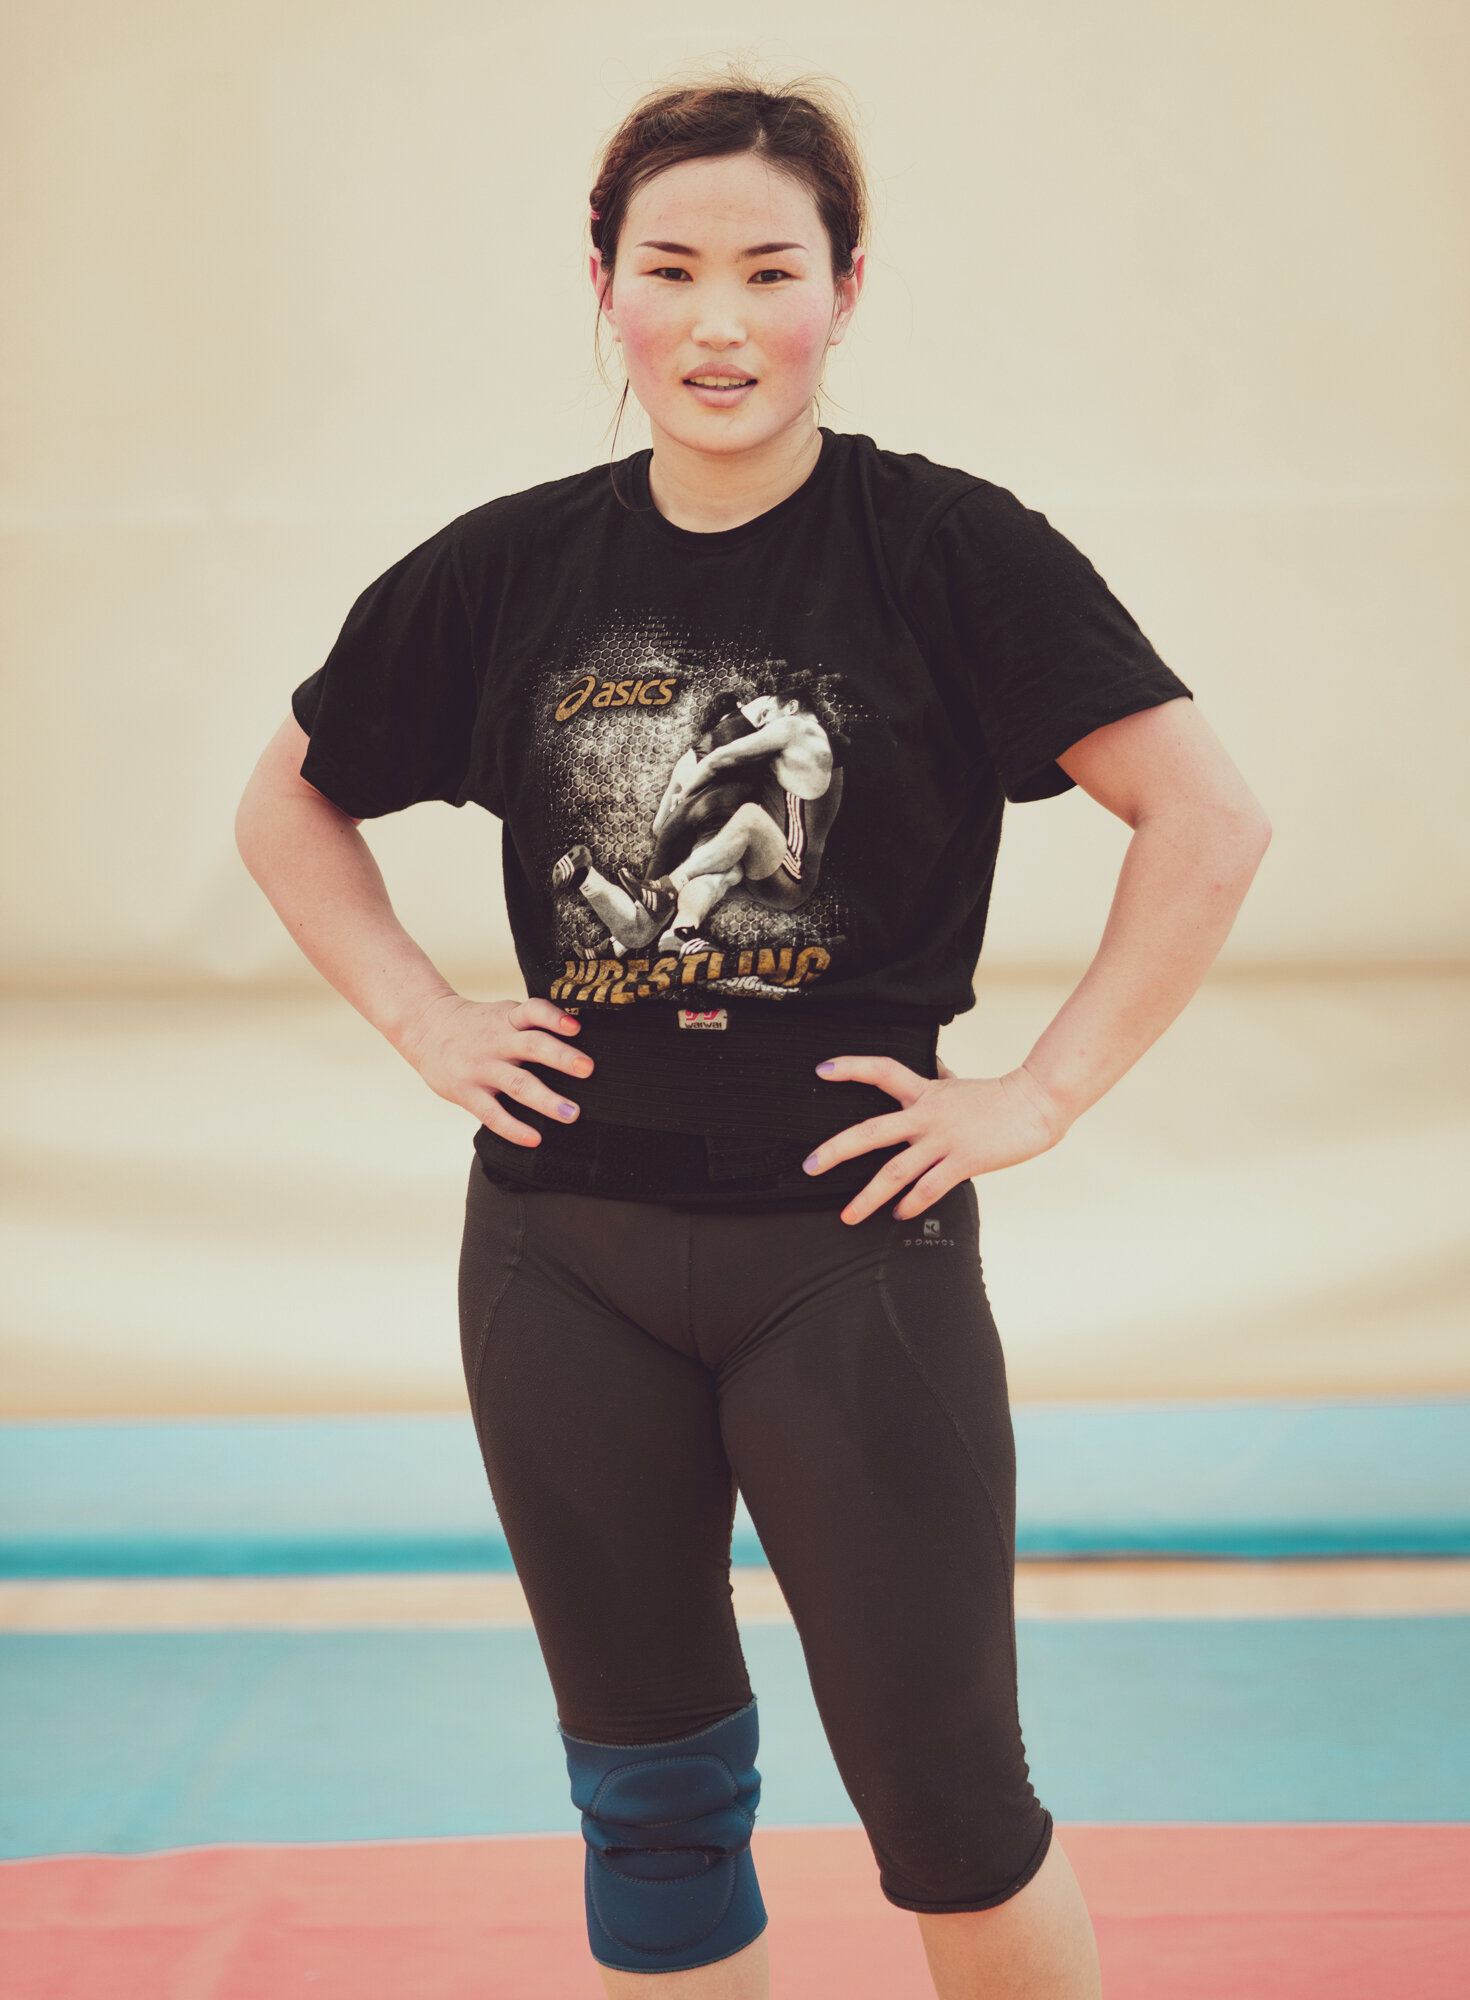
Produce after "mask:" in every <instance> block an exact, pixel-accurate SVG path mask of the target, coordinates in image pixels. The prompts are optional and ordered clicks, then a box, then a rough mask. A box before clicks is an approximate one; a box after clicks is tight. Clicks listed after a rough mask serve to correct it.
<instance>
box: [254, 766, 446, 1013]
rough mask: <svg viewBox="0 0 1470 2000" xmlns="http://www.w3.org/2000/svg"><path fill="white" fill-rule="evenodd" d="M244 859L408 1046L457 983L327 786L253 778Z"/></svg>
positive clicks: (293, 928) (294, 930) (281, 909)
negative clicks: (326, 793) (418, 935)
mask: <svg viewBox="0 0 1470 2000" xmlns="http://www.w3.org/2000/svg"><path fill="white" fill-rule="evenodd" d="M235 838H236V844H237V846H238V847H239V850H240V856H241V859H242V860H243V861H244V863H245V866H246V867H247V868H248V869H249V871H250V873H251V875H252V876H253V877H254V878H255V880H256V882H257V883H258V884H259V885H260V887H261V889H262V890H263V891H264V892H265V895H266V897H267V898H268V900H269V902H270V904H271V906H272V908H273V909H274V910H275V912H276V915H277V916H278V917H279V918H280V919H281V922H282V923H283V924H284V925H285V926H286V929H287V930H288V931H289V932H290V934H291V936H292V938H293V939H294V940H295V942H296V944H297V945H298V946H299V947H300V949H301V951H302V952H303V953H304V954H305V956H306V957H307V958H308V959H310V961H311V963H312V964H313V965H314V966H315V967H316V969H317V971H318V972H320V973H321V975H322V977H323V978H324V979H326V980H327V981H328V982H329V983H330V984H331V985H332V986H334V987H335V988H336V989H337V991H338V992H339V993H340V994H341V995H342V997H343V999H344V1000H347V1001H348V1002H350V1004H351V1005H352V1006H353V1007H355V1008H356V1009H357V1011H358V1013H359V1014H361V1015H362V1016H363V1018H364V1019H365V1020H367V1021H370V1022H371V1023H372V1025H373V1026H374V1027H375V1028H377V1029H378V1030H379V1032H380V1033H382V1034H383V1035H385V1036H386V1037H387V1039H388V1040H389V1041H390V1042H392V1044H393V1046H394V1047H395V1048H397V1049H398V1050H399V1051H400V1052H402V1051H403V1049H404V1045H405V1040H406V1038H407V1036H408V1035H409V1033H410V1031H411V1030H412V1028H413V1026H414V1024H415V1023H416V1022H417V1021H418V1019H419V1017H420V1016H421V1015H422V1013H423V1012H424V1009H425V1008H426V1007H428V1006H429V1005H431V1004H432V1002H433V1001H435V1000H437V999H440V998H442V997H444V996H445V995H447V994H453V992H454V988H453V987H452V986H451V985H450V984H449V981H448V980H447V979H446V978H445V977H444V975H443V974H442V973H441V972H440V971H439V970H438V968H437V967H436V966H435V965H433V964H432V963H431V961H430V960H429V958H428V956H427V955H426V953H425V952H424V951H423V950H422V949H421V948H420V947H419V946H418V945H417V944H415V942H414V940H413V939H412V938H411V937H410V936H409V935H408V933H407V931H405V930H404V928H403V926H402V924H401V923H399V921H398V918H397V916H396V915H395V913H394V910H393V905H392V903H391V901H390V900H389V896H388V890H387V885H386V884H385V882H384V881H383V876H382V872H381V870H380V869H379V867H378V864H377V862H376V861H375V860H374V858H373V854H372V850H371V849H370V848H369V846H368V844H367V842H366V841H365V840H364V839H363V837H362V835H361V833H359V832H358V830H357V827H356V826H355V824H354V823H353V821H352V820H351V819H349V818H348V817H347V815H346V814H345V813H341V812H339V811H338V810H337V808H336V807H335V806H334V805H332V804H331V802H330V801H329V800H327V799H324V798H322V797H321V795H320V794H319V793H312V792H310V791H303V792H301V793H299V794H297V793H282V792H280V791H277V790H273V789H272V788H271V787H270V786H269V785H267V784H263V783H258V782H252V785H251V786H250V787H249V788H248V789H247V790H246V793H245V796H244V798H243V799H242V800H241V802H240V811H239V814H238V817H237V819H236V823H235Z"/></svg>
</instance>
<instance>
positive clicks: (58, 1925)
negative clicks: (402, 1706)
mask: <svg viewBox="0 0 1470 2000" xmlns="http://www.w3.org/2000/svg"><path fill="white" fill-rule="evenodd" d="M1063 1839H1064V1840H1065V1843H1066V1846H1067V1850H1068V1852H1069V1854H1070V1855H1071V1857H1072V1860H1073V1863H1074V1865H1075V1866H1076V1869H1077V1872H1078V1874H1079V1875H1080V1877H1081V1879H1082V1884H1083V1887H1084V1889H1085V1890H1086V1891H1087V1896H1088V1900H1089V1903H1090V1904H1091V1906H1092V1910H1093V1915H1094V1918H1095V1920H1096V1923H1097V1928H1098V1935H1099V1939H1100V1941H1101V1945H1102V1953H1103V1971H1104V1986H1105V1991H1106V1994H1107V2000H1405V1996H1409V1995H1412V1996H1413V2000H1464V1996H1465V1995H1466V1994H1467V1993H1470V1827H1463V1826H1250V1827H1243V1826H1170V1827H1158V1826H1116V1827H1100V1826H1085V1827H1083V1826H1077V1827H1069V1828H1064V1829H1063ZM756 1853H757V1857H758V1861H759V1866H760V1872H761V1880H762V1883H763V1885H764V1887H765V1893H766V1901H767V1904H768V1906H769V1908H770V1911H771V1920H772V1922H771V1959H772V1967H773V1985H774V1991H775V1994H776V1996H777V2000H927V1996H929V1995H930V1994H931V1991H932V1989H931V1988H930V1986H929V1984H928V1981H927V1979H926V1977H925V1973H924V1966H923V1958H922V1954H921V1952H920V1950H919V1945H918V1939H917V1933H916V1930H915V1927H914V1924H913V1920H912V1919H911V1918H910V1917H908V1916H906V1915H905V1914H904V1913H903V1912H902V1911H899V1910H895V1909H893V1908H892V1907H891V1906H890V1905H889V1904H887V1903H885V1902H884V1901H883V1899H882V1897H881V1896H880V1895H879V1893H878V1888H877V1878H876V1875H875V1872H874V1868H873V1862H872V1858H871V1855H870V1853H869V1851H868V1846H867V1843H866V1841H865V1840H864V1838H863V1835H862V1833H861V1831H860V1830H859V1829H855V1828H847V1827H841V1828H831V1829H827V1828H822V1829H815V1830H802V1829H787V1828H773V1829H770V1830H768V1831H765V1832H762V1833H758V1834H757V1835H756ZM581 1901H582V1899H581V1842H580V1840H579V1839H577V1837H576V1836H571V1837H564V1836H560V1835H558V1836H556V1837H554V1838H546V1839H524V1838H510V1839H499V1840H446V1841H415V1842H388V1843H383V1844H381V1845H370V1846H369V1845H364V1846H350V1847H295V1848H292V1847H258V1848H202V1849H195V1850H190V1851H188V1852H184V1853H177V1854H153V1855H139V1856H116V1855H107V1856H84V1857H73V1858H67V1859H61V1860H41V1861H13V1862H8V1863H5V1864H4V1865H3V1866H0V1990H3V1992H4V1993H5V1995H6V2000H298V1996H299V2000H308V1996H309V1997H310V2000H404V1996H405V1995H412V1996H413V2000H599V1996H600V1994H601V1985H600V1982H599V1981H598V1979H597V1976H596V1973H595V1972H594V1970H593V1968H592V1966H591V1963H590V1961H589V1960H588V1958H587V1954H586V1944H585V1939H584V1936H583V1931H582V1907H581Z"/></svg>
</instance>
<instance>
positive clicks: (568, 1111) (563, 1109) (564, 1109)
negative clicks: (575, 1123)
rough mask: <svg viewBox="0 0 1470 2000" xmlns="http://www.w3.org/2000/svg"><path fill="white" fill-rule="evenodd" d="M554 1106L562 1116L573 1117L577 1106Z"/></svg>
mask: <svg viewBox="0 0 1470 2000" xmlns="http://www.w3.org/2000/svg"><path fill="white" fill-rule="evenodd" d="M556 1108H557V1110H558V1111H559V1112H560V1113H561V1115H562V1117H563V1118H575V1117H576V1115H577V1107H576V1105H575V1104H558V1105H557V1107H556Z"/></svg>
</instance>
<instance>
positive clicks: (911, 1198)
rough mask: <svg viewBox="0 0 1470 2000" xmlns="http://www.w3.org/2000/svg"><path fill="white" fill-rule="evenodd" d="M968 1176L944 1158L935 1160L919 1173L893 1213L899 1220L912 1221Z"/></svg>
mask: <svg viewBox="0 0 1470 2000" xmlns="http://www.w3.org/2000/svg"><path fill="white" fill-rule="evenodd" d="M969 1178H970V1176H969V1175H968V1174H966V1173H962V1172H958V1171H956V1170H955V1168H954V1167H953V1166H951V1165H950V1163H949V1162H948V1161H946V1160H936V1161H935V1163H934V1165H933V1166H932V1167H930V1169H929V1171H928V1172H927V1173H925V1174H921V1175H920V1176H919V1178H918V1180H916V1181H915V1182H914V1184H913V1186H912V1187H911V1188H910V1189H909V1191H908V1193H907V1194H906V1195H905V1196H904V1198H903V1200H902V1201H901V1202H899V1204H898V1205H897V1207H896V1208H895V1209H894V1211H893V1213H894V1215H895V1216H896V1217H897V1219H898V1220H899V1221H900V1222H912V1221H914V1220H915V1218H916V1217H918V1216H920V1215H922V1214H923V1213H924V1210H925V1209H926V1208H932V1207H933V1206H934V1204H935V1202H936V1201H938V1200H940V1199H941V1198H942V1197H943V1196H944V1195H947V1194H948V1193H949V1191H950V1189H951V1188H956V1187H958V1186H959V1184H960V1182H961V1181H963V1180H968V1179H969Z"/></svg>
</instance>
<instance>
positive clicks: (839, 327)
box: [827, 250, 868, 347]
mask: <svg viewBox="0 0 1470 2000" xmlns="http://www.w3.org/2000/svg"><path fill="white" fill-rule="evenodd" d="M867 264H868V253H867V251H866V250H854V251H853V253H852V275H851V277H848V278H839V279H838V280H837V282H836V287H835V289H836V293H837V301H836V310H835V312H834V313H833V315H832V332H831V334H830V335H829V336H828V340H827V345H828V346H829V347H835V346H836V345H837V343H838V341H839V340H841V338H842V336H843V335H844V334H845V333H846V332H847V329H848V326H849V325H850V323H851V321H852V316H853V314H854V313H855V312H856V311H857V302H858V300H859V298H861V296H862V290H863V278H864V275H865V273H866V271H867Z"/></svg>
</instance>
